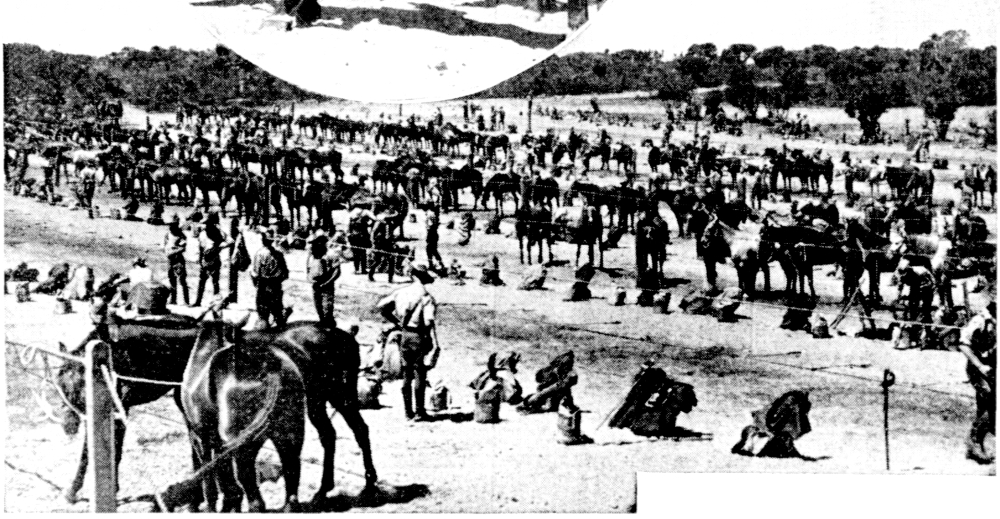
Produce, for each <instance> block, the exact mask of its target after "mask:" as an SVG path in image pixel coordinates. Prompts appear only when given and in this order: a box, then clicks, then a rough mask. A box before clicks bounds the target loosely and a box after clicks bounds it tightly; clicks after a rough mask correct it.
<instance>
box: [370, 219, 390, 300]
mask: <svg viewBox="0 0 1000 519" xmlns="http://www.w3.org/2000/svg"><path fill="white" fill-rule="evenodd" d="M390 214H392V213H391V212H390V211H386V210H383V211H382V212H380V213H378V214H377V215H376V216H375V222H374V223H373V224H372V230H371V243H372V252H371V261H370V262H369V263H368V281H375V272H376V271H377V270H378V269H379V268H382V267H385V270H386V273H387V274H388V276H389V283H392V279H393V277H395V274H396V272H395V271H396V269H395V264H396V261H395V258H396V257H395V256H394V252H395V250H396V247H395V244H394V243H393V241H392V234H391V233H390V231H389V222H388V218H389V216H390Z"/></svg>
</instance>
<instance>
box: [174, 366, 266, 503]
mask: <svg viewBox="0 0 1000 519" xmlns="http://www.w3.org/2000/svg"><path fill="white" fill-rule="evenodd" d="M281 377H282V375H281V373H274V372H272V373H268V374H267V375H266V376H265V377H264V386H265V393H264V405H263V406H262V407H261V409H260V411H258V412H257V415H256V416H255V417H254V419H253V421H252V422H250V424H249V425H248V426H247V427H246V428H244V429H243V430H242V431H240V433H239V434H238V435H236V437H235V438H233V439H232V441H230V442H229V444H228V446H226V447H225V450H223V451H222V452H221V453H220V454H219V455H218V456H215V457H213V458H212V460H211V461H209V462H208V463H206V464H204V465H202V466H201V468H199V469H198V470H197V471H196V472H195V473H194V475H192V476H191V477H190V478H188V479H187V480H185V481H183V482H182V485H184V486H185V487H189V486H192V485H196V484H197V483H198V482H199V481H201V480H202V479H204V478H205V477H206V476H207V475H209V474H211V473H212V471H213V470H215V468H216V467H217V466H218V465H219V464H220V463H222V462H225V461H227V460H229V459H230V458H232V457H233V455H234V454H235V453H236V451H237V450H238V449H240V448H242V447H243V446H244V445H246V444H248V443H250V442H252V441H254V440H257V439H259V438H260V437H261V436H262V435H263V434H264V433H265V432H266V431H267V426H268V424H269V423H270V421H271V420H270V419H271V415H272V414H273V413H274V410H275V408H277V404H278V397H279V396H280V394H281ZM156 498H157V502H158V503H164V500H163V497H162V493H161V494H158V495H157V496H156ZM162 506H165V505H161V507H162Z"/></svg>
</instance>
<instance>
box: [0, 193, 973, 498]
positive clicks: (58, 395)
mask: <svg viewBox="0 0 1000 519" xmlns="http://www.w3.org/2000/svg"><path fill="white" fill-rule="evenodd" d="M494 184H497V182H494ZM501 184H503V183H501ZM507 184H508V185H509V187H514V184H516V185H517V187H520V186H521V184H520V183H515V182H509V183H507ZM296 185H297V184H296ZM286 187H291V185H287V186H286ZM563 194H565V191H564V190H563V191H560V193H559V195H560V196H561V195H563ZM604 196H608V197H611V198H617V199H619V200H622V199H625V198H629V199H632V200H634V201H635V202H644V201H648V197H633V196H630V195H624V194H621V193H617V194H616V193H614V192H608V193H605V194H604ZM873 198H874V197H873ZM552 225H554V226H555V225H559V224H558V223H552ZM291 236H292V235H289V236H287V237H291ZM816 247H825V246H822V245H817V246H816ZM830 247H831V248H834V247H833V246H830ZM836 248H841V247H836ZM360 249H361V251H360V252H362V253H364V254H366V255H367V254H372V253H378V254H380V255H385V256H390V257H395V258H400V259H409V258H410V257H411V254H409V253H400V252H398V251H396V250H384V249H377V248H373V247H369V248H360ZM854 250H860V251H863V252H865V253H868V252H880V251H881V250H880V249H867V248H860V247H859V248H856V249H854ZM358 252H359V251H356V252H355V253H358ZM508 252H509V250H508V249H506V247H502V248H500V249H499V250H496V251H491V250H485V249H477V253H479V254H493V253H500V254H506V253H508ZM910 255H911V256H914V255H919V254H910ZM923 256H926V257H933V256H934V255H933V254H925V255H923ZM186 261H187V262H188V263H189V264H193V265H197V264H198V262H197V261H191V260H186ZM366 261H367V260H366ZM390 268H391V267H390ZM532 272H533V271H532V270H530V269H520V270H507V271H505V274H506V275H508V276H513V277H515V278H518V279H521V278H523V277H524V276H526V275H528V274H530V273H532ZM289 281H290V282H292V283H296V284H301V285H303V286H307V285H309V284H310V283H309V281H308V280H307V279H305V278H304V277H299V272H298V271H296V272H294V276H293V277H292V278H291V279H290V280H289ZM546 281H551V282H554V283H562V284H573V283H577V282H578V281H579V280H578V279H577V278H575V277H565V276H561V275H557V274H554V273H553V272H552V270H551V269H550V271H549V273H548V274H547V276H546ZM589 285H590V286H592V287H596V288H600V289H606V290H608V291H616V290H620V289H623V288H624V287H622V284H621V283H615V282H606V281H602V280H591V281H590V282H589ZM340 289H343V290H347V291H351V292H354V293H358V294H366V295H369V296H383V295H385V293H384V292H383V291H381V290H377V289H375V288H364V287H357V286H351V285H339V286H338V290H340ZM729 301H731V302H739V303H740V304H741V305H745V306H747V307H750V308H755V309H765V310H777V311H788V310H799V311H809V312H814V313H816V314H819V315H825V316H839V315H840V314H841V312H840V311H837V312H834V311H827V310H822V309H816V308H802V307H796V306H793V305H785V304H778V303H772V302H766V301H747V300H738V301H737V300H729ZM439 304H440V305H441V306H442V307H443V308H452V309H462V310H460V311H463V312H473V313H475V309H476V308H477V307H478V306H479V305H477V304H471V303H462V302H449V301H441V302H440V303H439ZM636 312H637V313H636V314H635V315H636V320H637V321H638V320H639V319H641V318H645V317H640V316H641V315H642V314H639V313H638V312H639V310H636ZM504 318H505V319H511V320H514V321H519V322H523V323H526V324H534V325H544V326H553V327H556V328H558V329H562V330H567V331H570V332H574V333H582V334H590V335H596V336H602V337H607V338H612V339H615V340H622V341H628V342H633V343H637V344H644V345H647V346H652V347H653V348H654V351H656V352H657V354H659V352H662V351H666V350H676V351H698V350H699V349H700V348H697V347H691V346H685V345H684V344H681V343H677V342H665V341H664V340H662V339H657V338H651V337H649V336H642V337H640V336H635V335H630V334H627V333H620V332H617V331H608V330H600V329H597V327H596V326H597V325H596V324H593V323H588V324H574V323H561V322H558V321H554V320H552V319H549V318H546V317H530V316H524V315H520V314H517V313H515V312H506V313H505V314H504ZM658 318H660V317H658ZM662 319H670V317H669V316H663V317H662ZM871 321H873V322H880V323H884V324H886V325H896V326H921V327H924V328H928V329H936V330H939V331H940V332H942V333H944V332H954V331H956V330H959V329H961V326H957V325H947V324H940V323H926V322H922V321H913V320H905V319H897V318H882V317H874V316H872V317H871ZM751 322H752V323H753V325H754V326H757V327H760V328H762V329H770V328H773V327H772V326H770V325H769V324H767V323H763V322H759V321H758V320H756V319H754V320H751ZM6 344H7V349H8V351H9V352H12V353H14V354H13V355H8V362H7V367H8V374H10V373H11V371H12V370H13V371H14V372H16V373H18V374H19V375H20V376H22V377H24V380H25V381H30V382H26V383H24V384H20V385H19V386H18V387H17V390H16V391H13V392H10V393H9V394H8V406H9V405H10V404H11V402H15V403H18V404H19V405H22V406H23V407H24V408H25V409H27V408H33V409H34V410H33V411H31V412H30V413H27V414H26V421H23V422H22V421H18V420H13V421H12V422H11V423H12V425H13V426H15V427H26V428H30V427H35V426H37V425H38V424H40V423H45V422H51V423H57V422H61V421H62V420H61V419H60V417H59V416H58V414H57V410H58V409H59V408H60V407H61V406H62V407H65V406H67V405H70V404H69V402H68V401H67V398H66V396H65V394H64V393H63V391H62V390H60V389H59V388H58V387H57V385H56V383H55V382H54V372H55V370H56V369H57V366H55V365H54V364H55V362H54V361H53V359H59V360H61V361H63V362H76V361H78V359H76V358H68V357H70V356H67V355H64V354H59V353H58V352H54V351H51V350H48V349H45V348H44V347H43V345H40V344H31V343H23V342H16V341H13V342H12V341H10V340H8V341H7V343H6ZM783 355H785V354H783V353H775V354H753V353H752V352H746V351H744V352H742V354H741V355H740V356H739V361H740V362H742V363H744V365H746V366H747V367H752V366H753V365H754V364H764V365H768V366H773V367H777V368H779V369H784V370H789V371H794V372H796V373H800V374H803V375H806V376H808V377H818V378H824V377H840V378H846V379H853V380H857V381H860V382H863V383H865V384H866V385H871V386H872V387H875V386H877V385H878V384H879V383H880V382H881V379H880V378H877V377H873V376H868V375H864V374H858V373H852V372H850V371H847V370H845V369H836V367H834V368H833V369H828V367H819V368H817V367H814V366H805V365H798V364H795V363H791V362H783V361H782V360H779V359H780V358H782V356H783ZM583 369H584V371H586V370H592V371H594V372H595V373H601V374H604V375H613V376H619V377H628V376H630V375H631V373H624V372H622V371H609V370H602V369H601V368H600V367H598V366H588V367H586V368H583ZM107 373H109V376H110V380H109V382H112V383H109V384H108V385H113V382H114V381H115V379H122V380H128V381H132V382H142V383H159V382H165V384H164V385H165V386H169V387H173V385H174V384H176V383H175V382H172V383H169V384H167V383H166V382H167V381H155V380H150V379H145V378H142V377H134V376H125V375H121V374H117V373H115V372H114V371H113V370H111V371H110V372H107ZM935 385H936V384H917V383H913V382H901V383H899V385H898V386H897V387H900V388H902V389H904V390H905V391H912V392H916V393H923V394H934V395H938V396H944V397H948V398H959V399H962V400H969V399H971V397H970V396H969V395H967V394H963V393H956V392H952V391H946V390H942V389H939V388H937V387H934V386H935ZM10 387H11V386H10V384H9V385H8V391H10ZM167 393H169V388H168V389H166V390H165V391H164V394H167ZM111 405H113V406H114V407H116V408H117V409H115V410H116V411H118V413H116V414H117V415H118V417H119V418H120V419H122V420H123V421H124V423H125V424H126V425H127V427H128V430H129V433H128V434H129V436H131V437H132V438H135V439H134V440H130V441H127V442H126V444H125V449H124V453H123V462H122V465H121V467H122V474H121V476H122V478H121V481H122V482H123V486H122V488H121V490H120V492H119V495H124V496H130V497H125V498H123V499H120V500H119V504H129V503H133V502H147V501H148V502H151V501H152V495H151V493H152V492H155V490H156V489H155V488H152V487H153V486H157V487H160V486H162V484H163V483H166V482H165V481H163V477H164V475H165V474H171V475H172V474H176V473H177V472H178V467H176V466H172V464H174V461H175V460H176V459H177V456H176V453H177V450H178V448H181V449H184V450H187V449H188V442H187V441H186V438H185V436H186V432H187V429H186V427H185V426H184V421H183V418H182V415H181V414H180V412H179V410H178V409H177V408H176V406H174V405H173V403H172V402H170V401H169V399H163V398H161V399H159V400H157V401H156V402H155V403H153V404H150V405H147V406H143V407H138V408H136V409H134V410H132V411H131V412H130V413H129V415H128V416H127V417H125V416H124V413H123V411H124V409H122V408H121V404H120V402H119V401H117V399H112V400H111ZM275 454H276V453H275V452H274V451H273V450H272V451H271V452H270V453H269V455H275ZM303 461H304V462H305V463H306V464H308V465H312V466H321V464H320V463H319V462H318V461H316V460H315V459H314V458H304V459H303ZM6 463H7V466H8V467H10V468H11V469H12V470H15V471H18V472H22V473H25V474H31V475H33V476H34V477H36V478H37V479H38V480H40V481H43V482H45V483H46V484H47V485H49V486H51V487H52V488H53V489H54V490H56V491H58V492H60V493H63V492H65V490H66V488H64V487H62V486H61V483H60V482H61V481H62V480H63V479H64V474H63V473H62V469H63V468H64V467H56V468H53V470H54V472H53V471H52V470H50V471H41V470H33V469H32V467H31V465H29V464H28V463H25V462H24V461H21V462H20V463H17V462H16V460H15V461H11V460H9V459H8V460H7V461H6ZM335 470H337V472H338V473H342V474H346V475H349V476H351V477H357V478H361V479H363V478H364V475H363V474H358V473H355V472H352V471H347V470H344V469H342V468H336V469H335ZM97 501H98V499H97V498H95V499H94V503H95V504H96V503H97ZM105 502H106V499H105Z"/></svg>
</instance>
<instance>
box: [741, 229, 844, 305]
mask: <svg viewBox="0 0 1000 519" xmlns="http://www.w3.org/2000/svg"><path fill="white" fill-rule="evenodd" d="M767 221H768V219H765V222H767ZM761 240H762V241H763V242H764V243H765V247H763V248H764V249H765V250H768V251H783V252H785V253H786V254H787V258H788V259H790V260H791V266H792V267H793V269H794V272H795V274H796V275H795V277H793V278H792V283H791V288H792V290H795V291H798V292H799V293H803V294H804V293H805V290H806V281H808V282H809V291H810V294H811V295H812V297H814V298H815V297H816V287H815V285H814V282H813V269H814V268H815V267H816V266H817V265H841V266H843V267H844V270H845V272H846V271H848V270H852V269H849V268H848V263H849V262H848V258H847V255H848V254H849V252H850V249H851V247H845V245H844V244H843V243H841V242H840V241H839V240H838V239H837V237H835V236H833V235H831V234H830V233H826V232H821V231H819V230H818V229H815V228H813V227H808V226H804V225H785V226H781V225H779V226H775V225H769V224H767V223H766V224H765V225H764V228H763V230H762V232H761ZM845 248H846V249H848V250H846V251H845ZM853 270H854V271H857V269H853ZM786 275H787V274H786ZM856 281H857V279H855V278H854V276H849V275H845V276H844V296H843V297H844V300H845V301H846V300H847V299H848V298H850V297H851V295H852V294H853V293H854V288H855V286H856V285H855V282H856ZM797 287H798V288H797Z"/></svg>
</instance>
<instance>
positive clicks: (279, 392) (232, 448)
mask: <svg viewBox="0 0 1000 519" xmlns="http://www.w3.org/2000/svg"><path fill="white" fill-rule="evenodd" d="M227 331H228V332H229V333H227ZM226 335H229V338H234V337H235V339H234V341H233V342H230V341H227V340H226V337H225V336H226ZM239 335H240V332H239V331H237V330H236V329H235V328H231V327H228V326H226V324H225V323H223V322H222V321H206V322H204V323H202V325H201V330H200V332H199V334H198V339H197V341H196V343H195V346H194V349H192V350H191V355H190V357H189V359H188V363H187V368H186V369H185V370H184V380H183V382H182V383H181V390H180V393H181V404H182V408H183V411H184V418H185V420H186V421H187V425H188V430H189V431H190V433H191V444H192V448H193V450H194V453H195V469H196V471H197V473H198V474H211V473H212V471H213V466H212V465H211V463H212V462H213V461H214V462H215V464H216V466H215V467H214V472H215V474H214V475H215V477H203V478H201V483H202V488H203V489H204V497H205V498H206V502H207V503H208V510H209V511H211V512H214V511H215V501H216V499H217V498H218V495H217V492H216V486H215V483H218V485H219V486H220V487H221V489H222V491H223V494H224V499H223V505H222V511H223V512H232V511H239V509H240V504H241V503H242V502H243V492H242V491H245V492H246V494H247V502H248V505H249V511H250V512H255V513H260V512H263V511H264V500H263V498H262V496H261V494H260V488H259V487H258V486H257V467H256V463H255V461H256V459H257V453H258V452H259V451H260V448H261V447H263V446H264V442H265V441H266V440H271V443H273V444H274V446H275V449H276V450H277V451H278V456H279V457H280V458H281V469H282V474H283V476H284V479H285V509H284V511H286V512H290V511H294V510H293V509H294V508H297V505H298V490H299V476H300V474H301V465H300V464H301V461H300V456H301V455H302V444H303V442H304V440H305V414H306V402H305V380H304V376H303V372H302V371H301V370H300V369H299V367H298V365H297V363H296V361H295V359H293V358H292V357H291V356H290V355H289V354H288V353H286V352H285V351H283V349H282V348H281V347H280V346H278V345H276V344H274V343H272V341H254V342H243V341H242V340H240V338H239ZM229 456H232V457H233V459H234V461H235V463H231V462H230V463H227V462H226V460H227V459H228V457H229ZM213 458H214V459H213ZM234 465H235V469H236V477H235V478H234V477H233V473H232V470H233V468H234ZM236 479H239V483H240V486H237V485H236ZM240 487H242V491H241V490H240Z"/></svg>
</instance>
